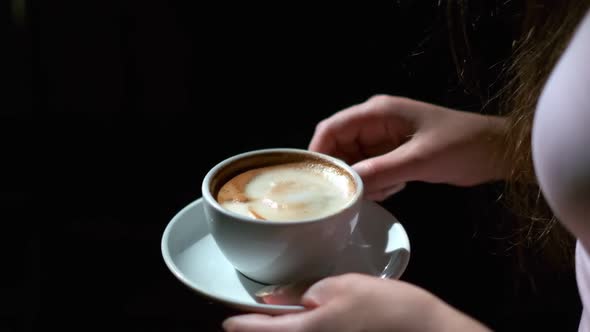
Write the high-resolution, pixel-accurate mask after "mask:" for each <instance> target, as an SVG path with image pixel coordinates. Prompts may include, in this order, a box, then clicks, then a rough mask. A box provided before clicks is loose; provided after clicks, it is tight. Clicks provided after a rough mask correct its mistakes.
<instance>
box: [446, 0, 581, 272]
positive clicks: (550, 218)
mask: <svg viewBox="0 0 590 332" xmlns="http://www.w3.org/2000/svg"><path fill="white" fill-rule="evenodd" d="M521 5H522V7H521V9H522V13H523V15H522V16H520V18H521V19H522V25H521V26H520V27H519V31H518V36H519V37H518V38H516V39H515V40H514V42H513V45H512V55H511V57H510V58H509V59H508V60H507V61H506V62H505V64H504V67H503V70H502V76H503V77H502V78H503V79H502V82H504V83H505V84H504V86H503V87H502V88H501V89H499V91H498V93H497V94H496V95H494V96H492V97H491V98H488V99H487V100H485V101H484V107H485V104H488V103H490V102H491V101H492V100H496V99H497V100H496V102H497V103H498V106H499V113H500V114H502V115H506V116H507V117H508V119H509V126H508V128H507V133H506V135H505V138H506V142H504V143H505V144H506V147H507V149H506V154H505V156H504V158H506V160H509V163H510V164H511V165H512V169H511V171H510V173H509V175H508V179H507V181H506V190H505V193H504V196H503V201H505V202H507V203H508V204H509V207H510V208H511V211H514V219H515V220H513V221H512V222H513V225H512V227H511V228H512V231H511V232H512V234H510V235H509V237H508V240H509V241H508V243H509V248H510V249H514V250H515V251H514V252H515V254H516V256H517V262H518V263H517V265H518V268H519V270H520V271H521V272H525V271H526V264H525V262H526V260H527V257H528V256H530V255H531V254H532V255H536V254H537V253H539V252H540V253H541V254H542V255H541V256H542V257H544V259H545V260H546V261H548V262H549V263H550V265H551V266H552V267H556V268H563V267H567V268H568V269H569V268H571V263H572V261H573V260H572V259H571V257H572V256H573V255H572V253H573V250H572V249H573V243H574V242H573V237H572V236H571V235H570V234H569V233H568V232H567V231H565V229H564V228H563V227H562V226H561V224H560V223H558V222H557V221H556V219H555V216H554V215H553V214H552V213H551V210H550V209H549V208H548V206H547V204H546V202H545V201H544V200H543V196H542V194H541V192H540V190H539V188H538V186H537V184H536V178H535V174H534V169H533V164H532V156H531V127H532V120H533V115H534V111H535V107H536V103H537V99H538V98H539V96H540V94H541V91H542V88H543V86H544V84H545V81H546V80H547V78H548V76H549V74H550V73H551V70H552V68H553V67H554V65H555V64H556V62H557V60H558V59H559V57H560V56H561V54H562V52H563V50H564V49H565V47H566V46H567V44H568V42H569V40H570V38H571V35H572V33H573V32H574V30H575V28H576V26H577V25H578V23H579V22H580V20H581V19H582V18H583V15H584V14H585V13H586V11H587V9H588V8H589V7H590V1H589V0H564V1H553V0H546V1H542V0H523V2H522V3H521ZM447 10H448V12H447V14H448V15H449V18H450V20H449V22H453V21H454V22H456V21H457V20H456V19H454V18H453V17H456V16H459V17H460V18H461V21H462V22H463V24H462V25H457V24H455V25H453V24H451V23H449V27H450V30H449V31H450V32H451V49H452V51H453V57H454V60H455V64H456V66H457V70H458V73H459V74H460V78H461V79H463V80H464V81H465V82H466V83H467V85H466V87H467V88H470V89H471V90H472V91H481V89H482V87H481V86H479V85H478V84H479V83H478V82H479V80H477V79H474V77H475V76H476V75H475V74H473V72H474V70H473V69H472V68H470V62H469V61H465V60H464V59H469V58H470V57H471V56H472V55H471V49H470V47H469V44H470V43H469V42H468V39H469V38H468V30H467V29H466V26H468V23H469V18H468V17H467V15H468V12H469V8H468V7H467V1H465V0H463V1H462V0H457V1H455V2H453V1H451V2H449V4H448V8H447ZM457 35H459V36H460V37H461V38H462V40H461V41H462V43H459V39H458V38H457V37H456V36H457ZM457 50H459V51H457ZM462 59H463V61H461V60H462ZM471 65H472V64H471ZM480 95H483V94H480ZM531 249H532V250H531ZM565 257H567V258H568V259H564V258H565Z"/></svg>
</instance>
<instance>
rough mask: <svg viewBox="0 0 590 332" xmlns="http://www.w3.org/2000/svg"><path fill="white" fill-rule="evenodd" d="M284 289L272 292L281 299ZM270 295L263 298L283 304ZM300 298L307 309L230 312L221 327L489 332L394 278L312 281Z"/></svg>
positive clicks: (234, 331) (240, 331) (283, 331)
mask: <svg viewBox="0 0 590 332" xmlns="http://www.w3.org/2000/svg"><path fill="white" fill-rule="evenodd" d="M287 292H288V291H286V292H280V291H275V292H273V293H272V294H277V296H278V297H284V296H285V293H287ZM272 294H271V295H268V296H267V297H266V298H265V301H268V302H271V303H277V302H282V301H277V299H273V295H272ZM291 295H294V294H291ZM300 299H301V300H300V302H301V304H302V305H303V306H305V307H306V308H307V309H308V310H306V311H303V312H299V313H292V314H285V315H281V316H268V315H262V314H246V315H241V316H234V317H232V318H229V319H227V320H226V321H225V322H224V323H223V328H224V329H225V331H227V332H251V331H252V332H254V331H255V332H330V331H338V332H353V331H366V332H368V331H383V332H385V331H387V332H391V331H408V332H409V331H416V332H418V331H419V332H428V331H489V329H488V328H487V327H485V326H484V325H482V324H481V323H479V322H477V321H475V320H473V319H471V318H469V317H468V316H466V315H465V314H463V313H461V312H459V311H457V310H455V309H453V308H452V307H450V306H449V305H447V304H446V303H444V302H442V301H441V300H439V299H438V298H437V297H435V296H434V295H432V294H431V293H429V292H427V291H425V290H423V289H421V288H419V287H416V286H414V285H411V284H408V283H406V282H402V281H399V280H392V279H381V278H377V277H372V276H367V275H361V274H345V275H341V276H337V277H330V278H326V279H323V280H321V281H319V282H317V283H316V284H314V285H313V286H311V287H310V288H309V289H308V290H307V291H306V292H305V293H304V294H303V296H302V297H300ZM282 300H284V298H283V299H282Z"/></svg>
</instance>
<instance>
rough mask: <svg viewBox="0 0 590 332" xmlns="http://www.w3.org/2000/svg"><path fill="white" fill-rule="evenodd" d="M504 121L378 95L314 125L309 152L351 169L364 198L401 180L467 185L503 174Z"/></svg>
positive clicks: (389, 190)
mask: <svg viewBox="0 0 590 332" xmlns="http://www.w3.org/2000/svg"><path fill="white" fill-rule="evenodd" d="M505 127H506V120H505V119H504V118H502V117H497V116H484V115H479V114H473V113H468V112H461V111H455V110H451V109H448V108H444V107H440V106H436V105H432V104H428V103H424V102H420V101H416V100H412V99H407V98H401V97H394V96H386V95H380V96H375V97H372V98H370V99H369V100H368V101H366V102H364V103H361V104H358V105H355V106H352V107H350V108H347V109H345V110H342V111H340V112H337V113H335V114H334V115H332V116H330V117H329V118H327V119H325V120H323V121H321V122H320V123H319V124H318V125H317V127H316V130H315V133H314V135H313V138H312V140H311V142H310V144H309V149H310V150H313V151H318V152H323V153H326V154H329V155H332V156H335V157H337V158H340V159H342V160H344V161H346V162H347V163H349V164H352V165H353V167H354V168H355V169H356V171H357V172H358V173H359V174H360V176H361V177H362V179H363V182H364V185H365V194H366V197H367V198H368V199H372V200H378V201H380V200H383V199H385V198H386V197H388V196H390V195H391V194H393V193H394V192H396V191H397V190H398V189H399V188H400V186H403V184H405V183H406V182H408V181H423V182H430V183H446V184H451V185H457V186H472V185H476V184H480V183H484V182H488V181H493V180H500V179H503V178H505V176H506V163H505V161H504V160H503V158H502V156H503V155H502V153H503V140H502V137H503V135H504V131H505Z"/></svg>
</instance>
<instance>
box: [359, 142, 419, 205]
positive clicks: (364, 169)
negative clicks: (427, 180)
mask: <svg viewBox="0 0 590 332" xmlns="http://www.w3.org/2000/svg"><path fill="white" fill-rule="evenodd" d="M415 160H416V159H415V158H414V157H413V156H412V149H411V146H410V145H409V144H408V143H406V144H404V145H402V146H400V147H398V148H396V149H394V150H392V151H390V152H388V153H386V154H383V155H380V156H377V157H372V158H368V159H365V160H362V161H359V162H358V163H356V164H354V165H353V166H352V167H353V168H354V170H355V171H356V172H357V173H358V174H359V175H360V177H361V178H362V179H363V185H364V188H365V193H366V195H367V196H371V194H375V193H381V192H384V191H387V189H390V188H394V187H397V186H401V185H403V183H405V182H407V181H410V180H413V172H414V171H415V167H413V166H414V165H415Z"/></svg>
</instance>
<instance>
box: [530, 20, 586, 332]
mask: <svg viewBox="0 0 590 332" xmlns="http://www.w3.org/2000/svg"><path fill="white" fill-rule="evenodd" d="M532 135H533V136H532V149H533V162H534V167H535V172H536V174H537V177H538V180H539V184H540V187H541V190H542V192H543V195H544V196H545V198H546V199H547V202H548V203H549V206H550V207H551V209H552V210H553V212H554V213H555V215H556V216H557V218H558V219H559V220H560V221H561V222H562V223H563V224H564V225H565V227H567V229H568V230H569V231H571V232H572V234H574V236H575V237H576V238H577V239H578V243H577V246H576V279H577V283H578V290H579V293H580V297H581V299H582V304H583V307H584V309H583V312H582V317H581V320H580V326H579V331H590V256H589V255H588V251H587V249H585V248H590V12H588V13H586V16H585V18H584V19H583V21H582V22H581V23H580V24H579V26H578V28H577V30H576V32H575V34H574V36H573V39H572V40H571V42H570V44H569V45H568V47H567V49H566V50H565V52H564V54H563V55H562V57H561V58H560V60H559V61H558V63H557V65H556V67H555V68H554V69H553V71H552V73H551V75H550V77H549V79H548V81H547V82H546V84H545V87H544V89H543V92H542V94H541V96H540V99H539V103H538V104H537V110H536V113H535V119H534V122H533V134H532Z"/></svg>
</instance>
